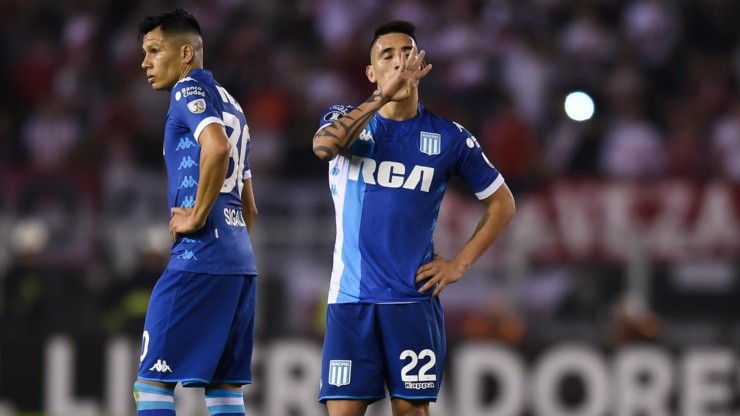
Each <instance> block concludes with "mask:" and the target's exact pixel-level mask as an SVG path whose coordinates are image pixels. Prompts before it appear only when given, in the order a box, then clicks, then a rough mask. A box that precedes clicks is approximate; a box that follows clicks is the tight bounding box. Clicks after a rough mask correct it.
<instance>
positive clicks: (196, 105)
mask: <svg viewBox="0 0 740 416" xmlns="http://www.w3.org/2000/svg"><path fill="white" fill-rule="evenodd" d="M188 110H190V112H191V113H193V114H200V113H202V112H204V111H206V100H204V99H202V98H198V99H197V100H194V101H191V102H189V103H188Z"/></svg>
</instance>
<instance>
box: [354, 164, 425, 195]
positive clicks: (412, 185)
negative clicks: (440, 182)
mask: <svg viewBox="0 0 740 416" xmlns="http://www.w3.org/2000/svg"><path fill="white" fill-rule="evenodd" d="M360 174H362V181H363V182H364V183H366V184H368V185H376V184H377V185H380V186H382V187H384V188H404V189H411V190H414V189H419V190H421V191H423V192H429V188H430V187H431V186H432V179H433V178H434V168H432V167H429V166H420V165H415V166H414V168H413V169H412V170H411V173H409V174H408V175H407V174H406V165H404V164H403V163H400V162H392V161H390V160H386V161H383V162H380V165H378V164H377V162H375V160H373V159H369V158H366V157H360V156H352V161H351V163H350V166H349V173H348V179H350V180H353V181H358V180H359V178H360Z"/></svg>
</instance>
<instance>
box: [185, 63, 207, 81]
mask: <svg viewBox="0 0 740 416" xmlns="http://www.w3.org/2000/svg"><path fill="white" fill-rule="evenodd" d="M198 68H202V67H201V66H197V65H184V66H183V67H182V70H181V71H180V79H183V78H185V77H186V76H188V74H189V73H190V71H192V70H194V69H198Z"/></svg>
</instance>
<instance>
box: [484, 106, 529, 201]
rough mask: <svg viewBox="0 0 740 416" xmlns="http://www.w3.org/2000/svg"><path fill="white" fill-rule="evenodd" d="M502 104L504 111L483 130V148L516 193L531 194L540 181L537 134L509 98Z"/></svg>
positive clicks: (499, 112) (485, 125)
mask: <svg viewBox="0 0 740 416" xmlns="http://www.w3.org/2000/svg"><path fill="white" fill-rule="evenodd" d="M498 104H500V105H501V110H500V111H498V113H497V114H496V115H495V116H494V117H493V118H492V119H491V120H489V121H488V122H486V124H484V126H483V134H482V136H481V138H480V142H481V146H483V149H484V150H485V151H486V154H487V155H488V156H489V157H490V158H491V163H493V165H494V166H496V169H498V170H499V172H501V174H502V175H504V177H505V178H506V183H507V184H508V185H509V187H510V188H511V190H512V192H514V193H516V192H520V191H528V190H530V189H531V187H532V185H533V183H534V181H535V180H536V179H537V143H536V141H535V137H534V132H533V131H532V128H531V127H530V126H529V124H528V123H526V122H525V121H524V120H523V119H522V117H521V116H520V115H519V113H518V112H517V109H516V107H515V104H514V103H513V102H512V101H511V99H510V98H509V96H507V95H505V96H503V97H501V99H500V100H499V102H498Z"/></svg>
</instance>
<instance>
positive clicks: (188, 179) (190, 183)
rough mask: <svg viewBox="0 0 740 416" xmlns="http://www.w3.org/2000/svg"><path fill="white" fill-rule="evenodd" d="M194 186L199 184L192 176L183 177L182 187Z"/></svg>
mask: <svg viewBox="0 0 740 416" xmlns="http://www.w3.org/2000/svg"><path fill="white" fill-rule="evenodd" d="M194 186H198V181H196V180H195V178H193V177H192V176H186V177H184V178H182V182H180V189H187V188H192V187H194Z"/></svg>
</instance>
